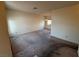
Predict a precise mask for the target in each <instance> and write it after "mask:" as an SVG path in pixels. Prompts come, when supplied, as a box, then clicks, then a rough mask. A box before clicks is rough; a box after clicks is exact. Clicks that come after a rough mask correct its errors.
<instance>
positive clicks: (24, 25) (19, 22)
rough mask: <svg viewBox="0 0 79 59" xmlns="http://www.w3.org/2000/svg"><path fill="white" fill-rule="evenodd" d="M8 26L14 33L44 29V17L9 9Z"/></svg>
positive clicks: (11, 32)
mask: <svg viewBox="0 0 79 59" xmlns="http://www.w3.org/2000/svg"><path fill="white" fill-rule="evenodd" d="M7 19H8V26H9V32H10V34H12V35H15V34H24V33H27V32H31V31H36V30H40V29H43V25H44V22H43V19H42V18H41V17H40V16H39V15H37V14H32V13H26V12H21V11H15V10H8V16H7Z"/></svg>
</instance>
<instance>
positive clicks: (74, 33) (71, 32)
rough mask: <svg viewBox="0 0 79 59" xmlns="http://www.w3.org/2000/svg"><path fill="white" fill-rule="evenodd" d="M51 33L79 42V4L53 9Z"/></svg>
mask: <svg viewBox="0 0 79 59" xmlns="http://www.w3.org/2000/svg"><path fill="white" fill-rule="evenodd" d="M51 35H52V36H55V37H58V38H61V39H64V40H67V41H70V42H74V43H78V44H79V5H74V6H71V7H65V8H62V9H57V10H54V11H52V27H51Z"/></svg>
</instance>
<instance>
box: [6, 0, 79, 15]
mask: <svg viewBox="0 0 79 59" xmlns="http://www.w3.org/2000/svg"><path fill="white" fill-rule="evenodd" d="M78 3H79V2H77V1H76V2H75V1H73V2H72V1H5V4H6V7H7V8H8V9H13V10H20V11H24V12H30V13H36V14H40V13H44V12H48V11H50V10H55V9H59V8H63V7H68V6H72V5H74V4H78ZM34 7H36V8H37V9H33V8H34Z"/></svg>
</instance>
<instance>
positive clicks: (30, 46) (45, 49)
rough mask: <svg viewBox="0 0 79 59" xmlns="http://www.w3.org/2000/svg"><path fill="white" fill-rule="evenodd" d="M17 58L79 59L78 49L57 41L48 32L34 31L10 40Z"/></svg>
mask: <svg viewBox="0 0 79 59" xmlns="http://www.w3.org/2000/svg"><path fill="white" fill-rule="evenodd" d="M10 40H11V45H12V52H13V56H15V57H34V56H38V57H77V49H76V48H73V47H70V46H69V45H67V44H64V43H62V42H57V41H56V40H55V39H50V32H49V31H47V30H39V31H34V32H30V33H26V34H22V35H16V36H13V37H11V38H10Z"/></svg>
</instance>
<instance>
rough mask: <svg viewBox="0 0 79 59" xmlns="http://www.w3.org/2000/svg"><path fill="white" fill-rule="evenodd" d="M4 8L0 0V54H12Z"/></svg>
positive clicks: (3, 55) (4, 55)
mask: <svg viewBox="0 0 79 59" xmlns="http://www.w3.org/2000/svg"><path fill="white" fill-rule="evenodd" d="M6 20H7V19H6V10H5V5H4V3H3V2H1V1H0V56H1V57H8V56H12V52H11V45H10V41H9V36H8V30H7V22H6Z"/></svg>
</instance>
